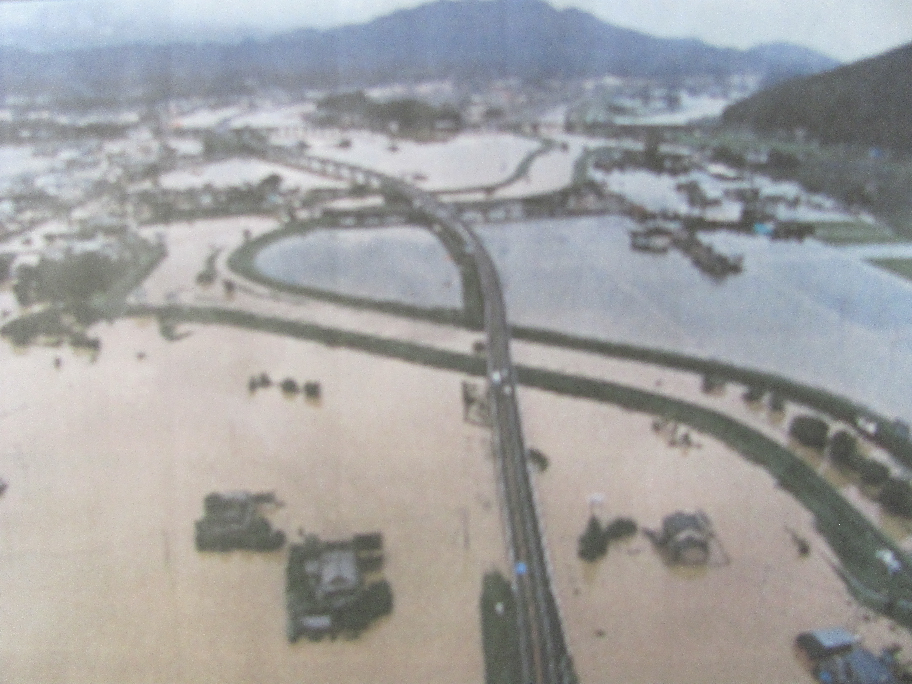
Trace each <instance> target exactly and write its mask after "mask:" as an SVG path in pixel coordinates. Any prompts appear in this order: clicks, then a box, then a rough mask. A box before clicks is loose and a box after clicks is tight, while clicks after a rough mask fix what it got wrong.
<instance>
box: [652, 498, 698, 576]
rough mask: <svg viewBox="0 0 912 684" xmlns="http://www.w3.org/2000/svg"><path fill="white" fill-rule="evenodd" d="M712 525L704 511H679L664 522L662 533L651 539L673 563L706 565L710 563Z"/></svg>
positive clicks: (653, 535)
mask: <svg viewBox="0 0 912 684" xmlns="http://www.w3.org/2000/svg"><path fill="white" fill-rule="evenodd" d="M712 536H713V532H712V523H710V521H709V518H708V517H707V516H706V514H705V513H703V512H702V511H698V512H697V513H684V512H682V511H678V512H676V513H672V514H671V515H669V516H667V517H666V518H665V519H664V520H663V521H662V532H661V534H658V533H656V532H652V533H651V534H650V537H651V538H652V540H653V542H655V544H656V545H657V546H659V548H661V549H662V550H663V551H664V552H665V554H666V555H667V557H668V559H669V560H670V561H671V562H673V563H681V564H683V565H705V564H706V563H708V562H709V552H710V541H711V540H712Z"/></svg>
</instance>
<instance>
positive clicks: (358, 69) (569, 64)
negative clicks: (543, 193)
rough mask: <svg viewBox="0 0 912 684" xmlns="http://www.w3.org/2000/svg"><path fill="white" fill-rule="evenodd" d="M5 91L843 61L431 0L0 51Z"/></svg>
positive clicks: (691, 70) (186, 90)
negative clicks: (125, 40) (264, 31)
mask: <svg viewBox="0 0 912 684" xmlns="http://www.w3.org/2000/svg"><path fill="white" fill-rule="evenodd" d="M0 62H2V64H3V66H4V68H3V73H2V76H0V90H2V92H4V93H6V94H11V93H24V94H29V93H32V94H37V92H38V90H39V89H40V87H41V84H47V86H48V88H47V89H48V90H50V91H52V92H54V93H57V94H58V95H60V96H63V97H70V98H80V97H83V98H88V99H91V98H93V97H104V96H106V95H107V96H111V95H112V94H116V93H117V92H120V93H130V94H134V95H145V96H148V97H155V96H164V95H166V94H169V93H170V94H175V95H183V94H219V93H226V94H227V93H237V92H245V91H249V90H251V89H255V88H256V87H284V88H325V87H339V86H365V85H374V84H378V83H383V82H391V81H393V80H418V79H442V78H453V79H460V80H478V79H494V78H505V77H516V78H520V79H526V80H535V79H547V78H561V79H568V78H585V77H597V76H606V75H615V76H631V77H649V78H667V79H680V78H686V77H689V76H696V75H713V76H726V75H731V74H735V73H755V74H757V75H759V76H761V77H763V78H767V79H769V78H774V79H779V78H782V77H783V76H791V75H796V74H806V73H813V72H816V71H819V70H820V69H822V68H829V67H832V66H836V65H837V64H838V62H836V60H832V59H830V58H828V57H826V56H825V55H821V54H819V53H816V52H813V51H811V50H808V49H807V48H801V47H799V46H786V47H785V48H783V47H782V46H781V45H780V46H779V47H778V48H777V47H775V46H767V47H764V46H758V47H757V48H753V49H752V50H736V49H733V48H720V47H714V46H711V45H708V44H706V43H704V42H702V41H700V40H696V39H693V38H672V39H668V38H657V37H654V36H650V35H648V34H645V33H641V32H639V31H635V30H633V29H626V28H621V27H618V26H614V25H612V24H609V23H606V22H603V21H601V20H600V19H598V18H596V17H595V16H593V15H591V14H588V13H586V12H583V11H582V10H579V9H575V8H567V9H562V10H558V9H555V8H554V7H552V6H551V5H549V4H548V3H547V2H545V1H544V0H483V1H480V0H470V1H466V2H456V1H454V0H435V1H434V2H430V3H426V4H424V5H419V6H418V7H414V8H410V9H402V10H397V11H395V12H392V13H390V14H387V15H384V16H381V17H378V18H376V19H373V20H371V21H368V22H364V23H361V24H351V25H346V26H341V27H337V28H332V29H323V30H318V29H296V30H294V31H289V32H285V33H282V34H277V35H273V36H270V37H267V38H249V39H245V40H242V41H240V42H237V43H187V42H183V43H181V42H178V43H171V44H166V45H158V44H139V43H133V44H126V45H116V46H109V47H91V48H80V49H78V50H69V51H63V52H57V53H31V52H28V51H22V50H19V49H14V48H0Z"/></svg>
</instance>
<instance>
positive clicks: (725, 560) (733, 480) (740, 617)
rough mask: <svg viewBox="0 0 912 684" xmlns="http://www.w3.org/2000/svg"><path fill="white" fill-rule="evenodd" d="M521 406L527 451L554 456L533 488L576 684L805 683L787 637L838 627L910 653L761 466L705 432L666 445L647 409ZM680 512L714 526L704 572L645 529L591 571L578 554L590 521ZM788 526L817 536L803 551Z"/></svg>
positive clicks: (648, 523) (525, 400)
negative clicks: (687, 444)
mask: <svg viewBox="0 0 912 684" xmlns="http://www.w3.org/2000/svg"><path fill="white" fill-rule="evenodd" d="M520 400H521V404H522V410H523V419H524V425H525V429H526V434H527V437H528V443H529V445H530V446H534V447H537V448H540V449H541V450H542V451H543V452H544V453H545V454H546V455H547V456H548V458H549V460H550V466H549V468H548V470H547V471H545V472H544V473H541V474H538V475H536V486H537V487H538V494H539V503H540V507H541V514H542V518H543V525H544V528H545V533H546V541H547V544H548V548H549V551H550V556H551V561H552V567H553V569H554V579H555V586H556V592H557V596H558V600H559V602H560V604H561V610H562V615H563V618H564V623H565V628H566V633H567V638H568V642H569V646H570V649H571V652H572V654H573V657H574V660H575V664H576V669H577V673H578V675H579V677H580V681H582V682H603V681H616V682H628V683H629V684H654V683H655V682H677V683H678V684H705V683H706V682H760V681H769V682H799V681H811V677H810V675H809V674H808V673H807V672H806V671H805V670H803V668H802V666H801V664H800V663H799V661H798V659H797V658H796V657H795V655H794V652H793V647H792V643H793V640H794V638H795V636H796V635H797V634H799V633H800V632H802V631H805V630H808V629H816V628H821V627H829V626H834V625H842V626H845V627H847V628H848V629H850V630H853V631H856V632H857V633H859V634H860V635H861V636H862V638H863V640H864V643H865V645H866V646H868V647H869V648H871V649H872V650H875V652H877V651H879V649H880V648H883V647H886V646H888V645H890V644H892V643H897V644H899V645H901V646H902V647H903V651H902V653H901V658H902V659H905V658H906V657H908V655H909V653H910V652H912V637H910V635H909V633H908V632H906V631H905V630H903V629H900V628H897V627H896V626H894V625H893V623H891V622H890V621H889V620H887V619H885V618H881V617H878V616H876V615H872V614H870V613H869V612H868V611H866V610H865V609H863V608H861V607H860V606H859V605H858V604H857V603H856V602H855V601H854V600H852V598H851V597H850V595H849V594H848V592H847V590H846V588H845V586H844V584H843V583H842V581H841V580H840V579H839V577H838V576H837V575H836V573H835V572H834V571H833V569H832V568H831V566H830V562H832V560H833V559H834V558H835V556H834V555H833V553H832V551H831V550H830V549H829V547H828V546H827V545H826V542H825V541H824V540H823V539H822V538H821V537H820V536H819V535H818V534H817V533H816V532H815V530H814V527H813V520H812V517H811V515H810V513H808V512H807V511H806V510H805V509H804V508H803V507H802V506H801V505H800V504H799V503H798V502H797V501H795V500H794V499H793V498H792V497H791V496H789V495H788V494H787V493H786V492H785V491H783V490H782V489H779V488H777V487H776V484H775V481H774V479H773V478H772V477H771V476H770V475H769V474H768V473H767V472H766V471H765V470H763V469H762V468H760V467H758V466H756V465H753V464H751V463H750V462H748V461H747V460H746V459H744V458H742V457H741V456H739V455H738V454H737V453H736V452H734V451H732V450H731V449H729V448H727V447H726V446H724V445H723V444H721V443H719V442H718V441H716V440H714V439H713V438H711V437H708V436H706V435H701V434H696V433H693V434H692V435H691V436H692V438H693V441H694V442H696V443H697V444H698V446H697V447H692V448H689V449H686V450H685V449H683V448H680V447H671V446H669V444H668V440H667V436H665V435H658V434H656V433H655V432H653V430H652V425H651V424H652V418H651V417H650V416H647V415H643V414H637V413H631V412H629V411H625V410H622V409H619V408H616V407H612V406H608V405H599V404H596V403H594V402H589V401H581V400H577V399H571V398H565V397H558V396H555V395H553V394H549V393H545V392H541V391H535V390H522V391H521V394H520ZM679 510H682V511H697V510H702V511H703V512H705V513H706V514H707V515H708V516H709V518H710V520H711V521H712V524H713V528H714V530H715V534H716V539H717V542H718V543H717V544H716V545H715V548H714V549H713V551H712V555H711V562H710V565H709V567H706V568H697V569H685V568H674V567H671V566H669V565H666V564H665V562H664V561H663V560H662V559H661V558H660V557H659V555H658V554H657V553H656V552H655V551H654V549H653V548H652V545H651V543H650V542H649V541H648V539H647V538H646V537H645V536H644V535H642V534H638V535H637V536H636V537H634V538H633V539H631V540H628V541H623V542H619V543H616V544H615V545H613V546H612V547H611V548H610V550H609V552H608V555H607V556H606V557H605V558H603V559H602V560H600V561H597V562H595V563H592V564H588V563H584V562H583V561H581V560H579V559H578V558H577V556H576V546H577V538H578V537H579V535H580V534H581V533H582V531H583V529H584V527H585V525H586V521H587V519H588V517H589V515H590V514H592V513H595V514H596V515H598V516H599V517H600V518H601V519H602V521H603V522H607V521H609V520H611V519H613V518H615V517H618V516H624V517H631V518H633V519H634V520H635V521H636V522H637V523H638V524H639V525H640V527H641V528H644V527H645V528H650V529H659V528H660V526H661V522H662V518H663V517H664V516H666V515H669V514H670V513H673V512H675V511H679ZM791 532H794V533H795V534H797V535H799V536H800V537H803V538H805V539H806V540H808V541H809V542H810V544H811V553H810V554H809V555H808V556H807V557H800V556H799V554H798V551H797V547H796V544H795V541H794V540H793V538H792V535H791Z"/></svg>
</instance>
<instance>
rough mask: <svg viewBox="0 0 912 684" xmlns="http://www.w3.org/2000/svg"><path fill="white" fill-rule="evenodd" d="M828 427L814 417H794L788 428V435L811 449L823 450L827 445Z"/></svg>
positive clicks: (821, 420)
mask: <svg viewBox="0 0 912 684" xmlns="http://www.w3.org/2000/svg"><path fill="white" fill-rule="evenodd" d="M829 430H830V426H829V425H827V422H826V421H825V420H823V419H821V418H817V417H816V416H795V417H794V418H793V419H792V424H791V425H790V426H789V435H791V436H792V437H794V438H795V439H796V440H797V441H798V442H800V443H801V444H803V445H804V446H806V447H811V448H812V449H823V448H824V447H825V446H826V443H827V433H828V432H829Z"/></svg>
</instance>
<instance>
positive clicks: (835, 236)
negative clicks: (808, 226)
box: [814, 221, 906, 245]
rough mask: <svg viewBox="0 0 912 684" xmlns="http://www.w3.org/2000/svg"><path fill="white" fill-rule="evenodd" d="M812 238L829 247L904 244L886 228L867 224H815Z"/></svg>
mask: <svg viewBox="0 0 912 684" xmlns="http://www.w3.org/2000/svg"><path fill="white" fill-rule="evenodd" d="M814 237H815V238H817V239H818V240H820V241H821V242H825V243H827V244H830V245H868V244H883V243H895V242H906V240H903V239H902V238H900V237H897V236H896V234H895V233H893V231H891V230H890V229H889V228H887V227H886V226H878V225H874V226H872V225H870V224H867V223H862V222H860V221H859V222H857V223H817V224H815V225H814Z"/></svg>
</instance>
